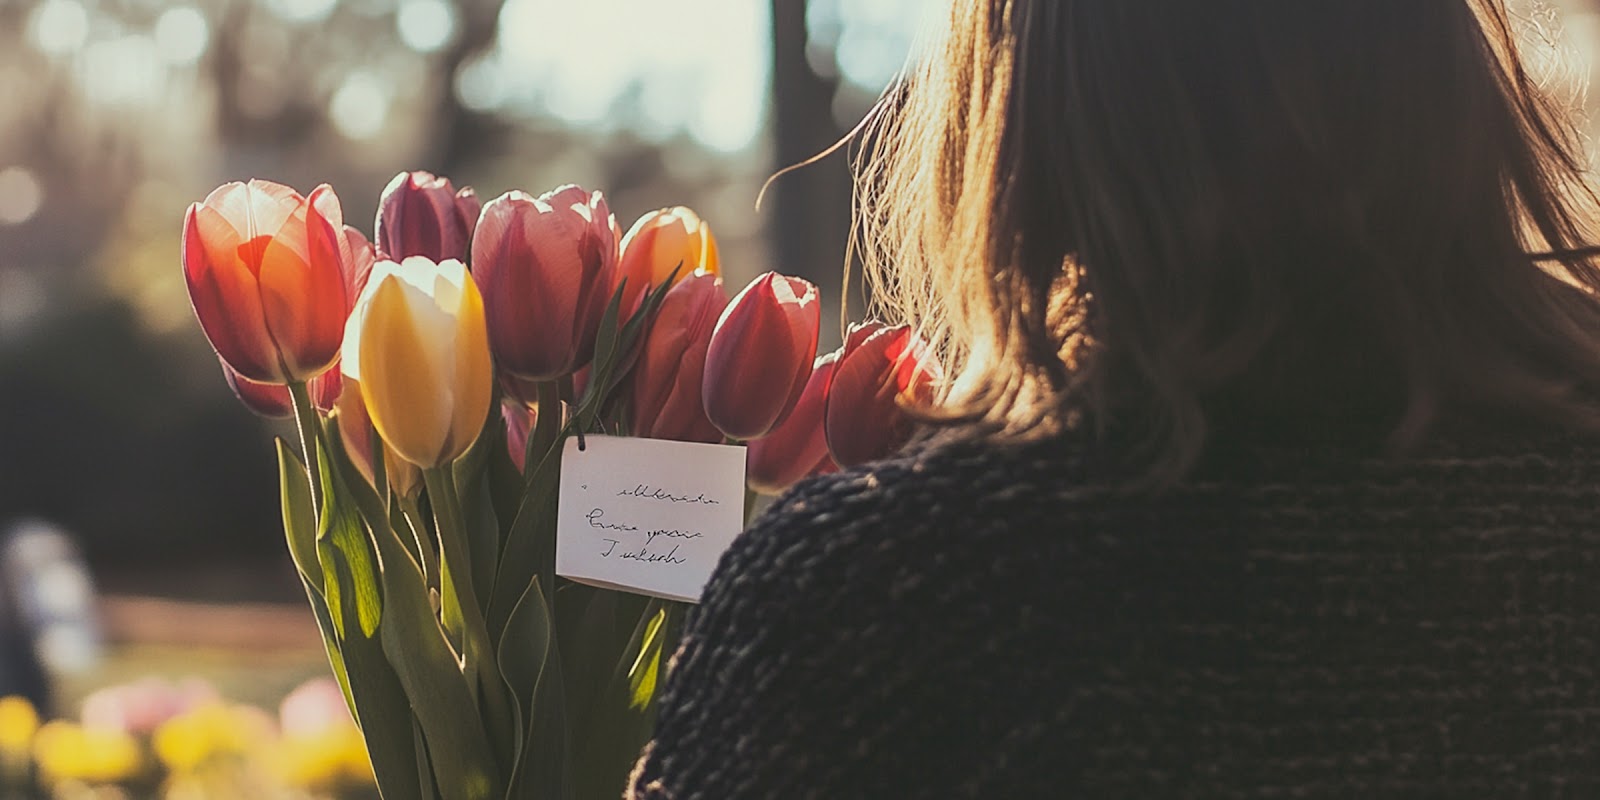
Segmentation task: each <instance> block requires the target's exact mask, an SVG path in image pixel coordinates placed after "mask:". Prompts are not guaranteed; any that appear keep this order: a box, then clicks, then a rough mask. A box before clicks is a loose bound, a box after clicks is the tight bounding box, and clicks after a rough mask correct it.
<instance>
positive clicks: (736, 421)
mask: <svg viewBox="0 0 1600 800" xmlns="http://www.w3.org/2000/svg"><path fill="white" fill-rule="evenodd" d="M821 314H822V308H821V305H820V303H819V302H818V300H817V287H815V286H813V285H812V284H811V282H810V281H806V280H803V279H801V278H791V277H789V276H786V275H779V274H777V273H775V272H769V273H767V274H765V275H762V276H761V277H759V278H756V279H755V280H754V281H752V282H751V283H750V285H749V286H746V287H745V288H744V291H742V292H740V293H739V296H738V297H735V298H734V299H733V302H732V303H729V304H728V307H727V309H726V310H724V311H723V312H722V318H721V319H719V320H717V328H716V331H715V332H714V333H712V335H711V346H710V348H709V349H708V351H707V353H706V371H705V382H704V386H703V390H702V391H703V393H704V396H705V406H706V416H707V417H709V418H710V419H711V422H712V424H714V425H716V426H717V428H718V429H719V430H721V431H722V432H723V433H725V434H727V435H728V436H730V437H732V438H734V439H756V438H759V437H762V436H765V435H767V433H768V432H770V431H771V430H772V429H773V428H776V427H777V426H778V425H779V424H780V423H782V422H783V420H784V418H785V417H787V416H788V415H789V412H790V410H792V409H793V408H794V406H795V403H797V402H799V401H800V393H801V392H802V391H804V390H805V388H806V381H807V380H808V379H809V378H810V377H811V362H812V361H814V360H816V357H817V335H818V333H819V332H820V330H821V326H822V316H821Z"/></svg>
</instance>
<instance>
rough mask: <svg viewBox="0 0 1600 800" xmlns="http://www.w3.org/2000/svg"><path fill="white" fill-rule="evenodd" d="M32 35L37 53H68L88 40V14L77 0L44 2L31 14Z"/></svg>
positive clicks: (48, 0) (50, 0)
mask: <svg viewBox="0 0 1600 800" xmlns="http://www.w3.org/2000/svg"><path fill="white" fill-rule="evenodd" d="M32 33H33V42H34V44H35V45H36V46H37V47H38V48H39V49H40V50H41V51H43V52H46V53H50V54H53V55H65V54H68V53H72V52H74V51H76V50H77V49H78V48H80V47H82V46H83V43H84V41H85V40H86V39H88V38H89V12H88V10H87V9H85V8H84V7H83V4H82V3H80V2H78V0H46V1H45V2H43V3H40V4H39V6H38V7H37V8H35V9H34V11H33V26H32Z"/></svg>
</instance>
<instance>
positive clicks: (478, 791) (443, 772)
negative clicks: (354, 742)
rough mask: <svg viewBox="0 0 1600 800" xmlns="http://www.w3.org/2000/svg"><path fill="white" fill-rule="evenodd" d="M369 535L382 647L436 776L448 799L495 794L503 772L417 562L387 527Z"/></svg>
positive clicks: (498, 792)
mask: <svg viewBox="0 0 1600 800" xmlns="http://www.w3.org/2000/svg"><path fill="white" fill-rule="evenodd" d="M374 538H375V540H376V543H377V548H378V556H379V558H380V559H381V561H382V562H383V572H382V580H383V593H384V597H385V598H386V600H387V607H386V609H385V614H386V619H385V624H384V625H383V626H382V627H381V628H380V630H379V637H380V639H381V641H382V650H383V652H384V653H385V654H386V655H387V656H388V659H389V662H390V663H391V664H392V665H393V666H394V670H395V674H396V676H397V677H398V678H399V681H400V684H401V686H403V687H404V689H405V695H406V697H408V698H409V699H410V701H411V707H412V710H413V711H414V713H415V714H416V716H417V720H418V721H419V722H420V723H421V725H422V731H423V735H424V739H425V741H426V743H427V747H428V753H429V755H430V757H431V759H432V764H433V772H434V776H435V777H436V778H437V780H438V782H439V786H440V787H441V788H442V789H444V790H446V791H449V792H451V794H450V795H448V796H449V797H451V798H455V797H462V798H474V799H475V798H488V797H498V796H500V794H501V789H500V787H501V786H502V783H501V771H500V768H499V766H498V765H497V764H496V763H495V760H494V758H493V756H492V755H491V754H492V753H493V750H492V749H491V748H490V742H489V738H488V735H487V734H486V733H485V730H484V724H483V720H482V718H481V717H480V716H479V713H478V707H477V703H476V702H474V701H473V697H472V692H471V690H470V689H469V687H468V686H467V679H466V677H465V676H463V675H462V673H461V664H460V662H459V661H458V660H457V655H456V653H455V652H454V651H452V650H451V649H450V646H449V644H448V643H447V642H446V639H445V634H444V629H443V628H441V627H440V626H439V619H438V617H436V616H434V614H433V607H432V606H431V605H430V604H429V602H428V593H427V587H426V585H425V584H424V583H423V579H422V568H421V567H420V566H418V565H417V562H416V561H415V560H414V559H413V558H411V554H410V553H409V552H407V551H406V548H405V545H403V544H401V542H400V538H399V536H397V535H396V534H395V532H394V531H393V529H389V528H385V529H384V530H381V531H374ZM385 800H387V796H386V797H385Z"/></svg>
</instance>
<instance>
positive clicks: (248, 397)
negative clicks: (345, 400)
mask: <svg viewBox="0 0 1600 800" xmlns="http://www.w3.org/2000/svg"><path fill="white" fill-rule="evenodd" d="M217 361H219V362H221V364H222V379H223V380H225V381H227V382H228V388H229V389H232V390H233V394H234V396H236V397H238V398H239V402H240V403H243V404H244V407H245V408H248V409H250V410H251V411H253V412H255V413H256V414H257V415H259V416H263V417H266V418H268V419H287V418H289V417H292V416H294V398H293V397H291V396H290V395H289V387H287V386H284V385H282V384H277V383H256V382H255V381H252V380H250V379H248V378H244V377H240V375H239V373H237V372H234V370H233V367H230V366H228V362H226V361H223V360H222V359H220V358H219V359H217ZM343 383H344V381H343V380H342V379H341V378H340V375H339V367H338V366H337V365H335V366H332V367H329V368H328V369H327V370H325V371H324V372H323V373H322V374H321V375H318V376H317V377H315V378H312V379H311V381H310V382H309V383H308V384H307V386H308V387H309V389H310V392H311V402H312V404H313V405H315V406H316V407H317V410H318V411H321V412H322V413H324V414H326V413H329V412H331V411H333V407H334V404H335V403H336V402H337V401H338V399H339V392H340V391H341V390H342V388H343Z"/></svg>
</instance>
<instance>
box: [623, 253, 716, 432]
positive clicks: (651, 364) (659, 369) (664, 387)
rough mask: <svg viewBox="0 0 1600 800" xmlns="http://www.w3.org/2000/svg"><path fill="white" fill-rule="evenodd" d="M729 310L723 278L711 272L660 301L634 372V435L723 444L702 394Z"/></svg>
mask: <svg viewBox="0 0 1600 800" xmlns="http://www.w3.org/2000/svg"><path fill="white" fill-rule="evenodd" d="M727 305H728V296H727V295H726V294H725V293H723V291H722V279H721V278H719V277H717V276H716V275H713V274H711V273H709V272H701V273H697V274H694V275H691V276H689V277H688V278H687V279H685V280H684V281H683V282H682V283H679V284H678V285H677V286H674V287H672V288H671V289H669V290H668V291H667V294H666V296H665V297H663V298H662V299H661V307H660V308H659V309H658V310H657V311H656V314H655V318H654V319H652V320H650V329H649V331H648V332H647V333H646V334H645V338H644V343H643V344H642V345H641V347H640V349H639V362H638V364H637V365H636V366H635V367H634V370H633V378H632V380H633V431H632V432H633V435H635V436H643V437H645V438H649V439H673V440H676V441H680V442H707V443H716V442H720V441H722V432H721V431H718V430H717V428H716V426H715V425H712V424H711V420H709V419H707V418H706V408H705V403H704V402H703V401H702V400H701V391H702V384H703V381H704V379H705V369H706V352H707V350H708V349H709V348H710V346H711V332H712V330H714V329H715V327H716V323H717V318H718V317H720V316H721V315H722V309H723V308H725V307H726V306H727Z"/></svg>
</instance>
